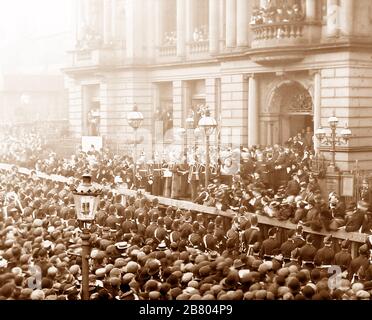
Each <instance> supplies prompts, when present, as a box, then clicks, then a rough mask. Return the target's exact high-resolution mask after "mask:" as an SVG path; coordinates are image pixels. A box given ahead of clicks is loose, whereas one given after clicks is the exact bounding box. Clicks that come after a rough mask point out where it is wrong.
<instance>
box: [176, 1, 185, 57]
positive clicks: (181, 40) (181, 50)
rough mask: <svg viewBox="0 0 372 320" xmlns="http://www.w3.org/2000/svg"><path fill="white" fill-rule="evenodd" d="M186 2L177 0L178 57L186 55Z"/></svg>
mask: <svg viewBox="0 0 372 320" xmlns="http://www.w3.org/2000/svg"><path fill="white" fill-rule="evenodd" d="M185 13H186V0H177V56H179V57H184V56H185V55H186V14H185Z"/></svg>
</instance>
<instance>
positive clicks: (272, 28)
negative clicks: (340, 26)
mask: <svg viewBox="0 0 372 320" xmlns="http://www.w3.org/2000/svg"><path fill="white" fill-rule="evenodd" d="M251 29H252V32H253V41H252V48H253V49H256V51H257V52H258V51H261V52H264V54H263V55H260V54H258V55H256V57H253V59H254V60H255V61H256V62H258V63H261V64H270V63H271V64H272V63H278V62H284V61H286V62H295V61H299V60H302V59H303V57H304V50H305V49H304V45H310V44H315V43H319V41H320V36H321V30H320V29H321V25H320V24H317V23H307V22H305V21H293V22H277V23H262V24H253V25H251ZM284 52H285V54H284V55H283V54H282V53H284Z"/></svg>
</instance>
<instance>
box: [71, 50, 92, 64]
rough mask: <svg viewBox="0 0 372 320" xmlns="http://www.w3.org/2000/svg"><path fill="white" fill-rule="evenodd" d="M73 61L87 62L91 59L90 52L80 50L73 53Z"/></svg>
mask: <svg viewBox="0 0 372 320" xmlns="http://www.w3.org/2000/svg"><path fill="white" fill-rule="evenodd" d="M75 55H76V56H75V59H76V61H77V62H78V61H79V62H80V61H89V60H91V59H92V51H91V50H82V51H76V52H75Z"/></svg>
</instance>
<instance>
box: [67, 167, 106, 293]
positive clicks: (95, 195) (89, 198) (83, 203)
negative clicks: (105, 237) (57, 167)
mask: <svg viewBox="0 0 372 320" xmlns="http://www.w3.org/2000/svg"><path fill="white" fill-rule="evenodd" d="M101 193H102V190H101V189H100V188H99V187H98V186H96V185H93V184H92V176H91V175H90V174H89V173H85V174H83V177H82V182H81V183H80V185H79V186H78V187H77V188H76V189H75V190H74V191H73V196H74V202H75V211H76V217H77V220H78V221H79V222H80V223H81V225H82V229H83V230H82V231H83V232H82V234H81V240H82V244H81V246H82V252H81V261H82V262H81V264H82V266H81V269H82V292H81V297H82V299H83V300H89V256H90V230H89V229H88V224H89V223H92V222H93V221H94V218H95V215H96V211H97V206H98V203H99V197H100V195H101Z"/></svg>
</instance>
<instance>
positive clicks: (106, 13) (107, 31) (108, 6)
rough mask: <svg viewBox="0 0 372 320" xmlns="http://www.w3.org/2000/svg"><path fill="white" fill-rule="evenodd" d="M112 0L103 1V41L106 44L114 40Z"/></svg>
mask: <svg viewBox="0 0 372 320" xmlns="http://www.w3.org/2000/svg"><path fill="white" fill-rule="evenodd" d="M112 18H113V16H112V1H111V0H104V2H103V42H104V44H105V45H107V44H110V43H111V42H112Z"/></svg>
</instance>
